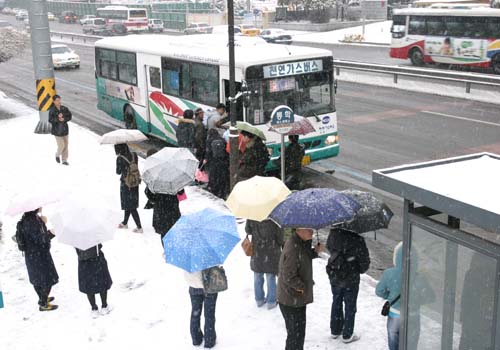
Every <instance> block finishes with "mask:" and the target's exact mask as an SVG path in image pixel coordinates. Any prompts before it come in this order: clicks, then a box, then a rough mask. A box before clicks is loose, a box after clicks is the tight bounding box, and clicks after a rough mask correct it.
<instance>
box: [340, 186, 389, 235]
mask: <svg viewBox="0 0 500 350" xmlns="http://www.w3.org/2000/svg"><path fill="white" fill-rule="evenodd" d="M341 193H343V194H345V195H346V196H348V197H349V198H352V199H353V200H355V201H356V202H357V203H358V204H359V205H361V208H360V209H359V210H358V212H357V213H356V216H355V217H354V218H353V219H352V220H351V221H349V222H346V223H344V224H342V225H341V226H342V227H343V228H345V229H347V230H349V231H353V232H356V233H365V232H371V231H376V230H380V229H383V228H387V227H389V223H390V222H391V219H392V216H393V215H394V214H393V212H392V211H391V209H389V207H388V206H387V205H386V204H385V203H384V202H382V201H381V200H379V199H377V197H375V196H374V195H373V193H369V192H362V191H357V190H345V191H342V192H341Z"/></svg>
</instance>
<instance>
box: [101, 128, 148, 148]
mask: <svg viewBox="0 0 500 350" xmlns="http://www.w3.org/2000/svg"><path fill="white" fill-rule="evenodd" d="M147 139H148V138H147V137H146V135H144V134H143V133H142V132H140V131H139V130H135V129H118V130H115V131H111V132H108V133H107V134H104V135H102V137H101V142H100V143H101V145H117V144H120V143H131V142H141V141H146V140H147Z"/></svg>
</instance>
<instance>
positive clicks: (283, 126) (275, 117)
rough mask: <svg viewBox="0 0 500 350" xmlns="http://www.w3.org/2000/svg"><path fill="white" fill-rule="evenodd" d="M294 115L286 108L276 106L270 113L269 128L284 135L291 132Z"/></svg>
mask: <svg viewBox="0 0 500 350" xmlns="http://www.w3.org/2000/svg"><path fill="white" fill-rule="evenodd" d="M294 119H295V114H294V113H293V110H292V109H291V108H290V107H288V106H284V105H282V106H278V107H276V108H275V109H274V110H273V113H271V126H272V127H273V129H274V130H276V132H278V133H280V134H286V133H287V132H289V131H290V130H292V123H293V122H294Z"/></svg>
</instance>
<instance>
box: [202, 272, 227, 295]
mask: <svg viewBox="0 0 500 350" xmlns="http://www.w3.org/2000/svg"><path fill="white" fill-rule="evenodd" d="M201 276H202V279H203V291H204V292H205V294H216V293H219V292H223V291H225V290H226V289H227V277H226V271H224V268H223V267H222V266H214V267H210V268H208V269H205V270H203V271H202V273H201Z"/></svg>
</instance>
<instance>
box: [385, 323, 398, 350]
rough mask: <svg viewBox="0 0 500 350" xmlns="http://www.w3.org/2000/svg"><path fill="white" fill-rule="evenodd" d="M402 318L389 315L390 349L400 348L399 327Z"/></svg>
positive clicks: (388, 336) (388, 335)
mask: <svg viewBox="0 0 500 350" xmlns="http://www.w3.org/2000/svg"><path fill="white" fill-rule="evenodd" d="M400 325H401V318H399V317H391V316H389V317H387V340H388V342H389V350H399V327H400Z"/></svg>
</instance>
